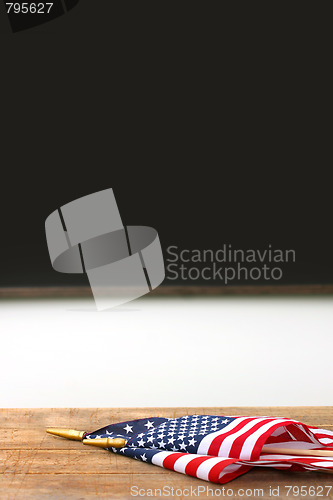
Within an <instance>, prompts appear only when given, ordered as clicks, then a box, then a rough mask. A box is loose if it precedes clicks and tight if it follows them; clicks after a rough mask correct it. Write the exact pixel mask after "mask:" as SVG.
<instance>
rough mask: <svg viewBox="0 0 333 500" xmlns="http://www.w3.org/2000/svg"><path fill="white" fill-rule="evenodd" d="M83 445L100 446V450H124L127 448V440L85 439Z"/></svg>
mask: <svg viewBox="0 0 333 500" xmlns="http://www.w3.org/2000/svg"><path fill="white" fill-rule="evenodd" d="M82 443H83V444H89V445H91V446H98V447H99V448H123V447H124V446H126V443H127V441H126V439H122V438H115V439H111V438H101V439H83V441H82Z"/></svg>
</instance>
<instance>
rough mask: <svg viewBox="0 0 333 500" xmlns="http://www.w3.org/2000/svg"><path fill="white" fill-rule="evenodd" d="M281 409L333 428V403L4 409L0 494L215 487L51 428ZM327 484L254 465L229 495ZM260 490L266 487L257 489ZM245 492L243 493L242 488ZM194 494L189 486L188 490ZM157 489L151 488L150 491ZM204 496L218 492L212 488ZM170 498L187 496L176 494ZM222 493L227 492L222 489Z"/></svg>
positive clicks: (123, 493)
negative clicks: (65, 436)
mask: <svg viewBox="0 0 333 500" xmlns="http://www.w3.org/2000/svg"><path fill="white" fill-rule="evenodd" d="M194 413H196V414H212V415H273V416H286V417H290V418H294V419H298V420H300V421H302V422H304V423H306V424H309V425H316V426H318V427H323V428H326V429H332V430H333V419H332V414H333V407H283V408H281V407H261V408H253V407H251V408H246V407H238V408H232V407H228V408H157V409H154V408H53V409H49V408H40V409H1V410H0V433H1V439H0V473H1V474H0V498H1V500H5V499H27V500H29V499H34V500H39V499H48V500H50V499H51V500H52V499H86V498H88V499H90V498H110V499H111V498H148V496H137V497H134V496H131V486H133V485H135V486H138V487H139V488H144V489H146V490H147V489H148V488H152V489H155V488H161V489H162V488H163V486H168V487H169V488H170V489H169V491H171V487H173V488H175V490H174V491H176V489H177V488H181V489H183V490H184V488H189V489H190V488H191V486H192V488H194V489H195V488H198V487H199V486H209V487H210V488H212V489H213V490H216V489H221V488H222V486H223V485H214V484H211V483H206V482H205V481H200V480H198V479H195V478H192V477H187V476H185V475H183V474H179V473H176V472H172V471H168V470H165V469H162V468H160V467H157V466H153V465H149V464H144V463H141V462H138V461H136V460H133V459H131V458H127V457H122V456H117V455H114V454H112V453H109V452H107V451H105V450H101V449H98V448H92V447H83V445H82V444H81V443H80V442H76V441H68V440H65V439H61V438H56V437H54V436H50V435H48V434H46V433H45V428H46V427H68V428H74V429H79V430H90V431H92V430H95V429H98V428H100V427H103V426H105V425H108V424H110V423H115V422H121V421H125V420H131V419H135V418H144V417H153V416H165V417H179V416H182V415H186V414H194ZM292 485H294V486H298V487H300V486H304V487H306V488H309V487H310V486H315V487H317V486H322V487H323V488H324V490H323V497H322V498H333V491H332V490H333V487H332V490H331V491H330V493H329V494H328V495H326V492H327V488H326V489H325V487H328V486H331V485H332V486H333V476H332V475H330V474H325V473H320V472H311V473H310V472H309V473H308V472H299V473H295V472H284V471H276V470H272V469H263V468H262V469H259V468H258V469H253V470H252V471H250V472H248V473H247V474H244V475H243V476H241V477H239V478H237V479H236V480H234V481H232V482H230V483H227V484H226V485H224V486H225V490H227V489H228V490H230V491H231V490H232V493H231V494H230V491H229V495H227V493H225V494H224V497H225V498H237V499H238V498H243V499H244V498H247V497H248V498H249V495H246V494H244V492H243V491H242V490H241V489H244V490H246V489H251V491H249V492H252V498H255V497H256V498H273V497H272V496H270V494H269V491H270V487H271V488H277V487H279V488H280V491H279V496H275V497H274V498H289V499H291V498H292V499H295V498H314V497H313V496H311V495H308V496H304V495H303V496H301V494H299V495H295V494H293V495H291V493H290V494H289V496H287V489H286V488H285V487H286V486H292ZM254 489H258V490H257V491H256V492H255V491H254ZM240 490H241V491H240ZM186 493H187V492H185V495H186ZM148 494H149V492H148V493H147V495H148ZM198 496H199V497H200V498H217V497H216V496H212V494H211V493H209V496H208V497H207V494H206V493H204V494H199V495H198ZM170 498H185V496H184V497H182V496H176V493H174V497H171V496H170ZM219 498H223V495H220V496H219Z"/></svg>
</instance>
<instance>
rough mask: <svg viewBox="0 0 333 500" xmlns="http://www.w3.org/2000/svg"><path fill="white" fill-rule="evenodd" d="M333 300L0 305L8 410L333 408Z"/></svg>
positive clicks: (0, 363)
mask: <svg viewBox="0 0 333 500" xmlns="http://www.w3.org/2000/svg"><path fill="white" fill-rule="evenodd" d="M332 327H333V304H332V298H331V297H321V298H320V297H318V298H317V297H313V298H311V297H305V298H293V297H287V298H269V297H263V298H253V297H251V298H231V297H221V298H214V299H212V298H188V299H184V298H182V299H180V298H165V299H162V298H142V299H139V300H137V301H135V302H131V303H129V304H127V305H126V306H123V307H122V308H119V309H118V310H113V311H110V312H95V311H94V310H93V304H92V303H91V302H90V301H89V300H81V301H80V302H77V301H70V300H66V301H65V300H64V301H63V300H54V301H36V300H31V301H28V300H17V301H2V302H1V303H0V338H1V343H0V345H1V359H0V406H1V407H64V406H70V407H79V406H116V407H120V406H243V405H244V406H265V405H274V406H280V405H292V406H294V405H332V404H333V383H332V382H333V363H332V347H333V336H332Z"/></svg>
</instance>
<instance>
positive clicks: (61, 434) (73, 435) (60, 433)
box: [46, 428, 86, 441]
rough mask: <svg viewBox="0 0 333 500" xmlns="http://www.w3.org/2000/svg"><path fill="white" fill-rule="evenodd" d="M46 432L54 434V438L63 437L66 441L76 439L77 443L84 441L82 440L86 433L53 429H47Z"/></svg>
mask: <svg viewBox="0 0 333 500" xmlns="http://www.w3.org/2000/svg"><path fill="white" fill-rule="evenodd" d="M46 432H48V433H49V434H53V435H54V436H59V437H63V438H66V439H74V440H75V441H82V438H83V436H84V434H85V433H86V431H76V430H75V429H57V428H51V429H46Z"/></svg>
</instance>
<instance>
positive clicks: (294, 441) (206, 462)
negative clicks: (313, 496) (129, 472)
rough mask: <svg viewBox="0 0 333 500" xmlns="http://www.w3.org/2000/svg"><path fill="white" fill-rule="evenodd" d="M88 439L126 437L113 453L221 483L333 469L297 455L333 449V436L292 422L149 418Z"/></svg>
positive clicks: (331, 461) (332, 463)
mask: <svg viewBox="0 0 333 500" xmlns="http://www.w3.org/2000/svg"><path fill="white" fill-rule="evenodd" d="M84 437H85V439H96V438H106V437H108V438H125V439H126V440H127V443H126V446H125V447H123V448H120V449H117V448H108V450H109V451H112V452H114V453H118V454H120V455H124V456H127V457H131V458H134V459H135V460H140V461H142V462H147V463H150V464H154V465H158V466H160V467H164V468H167V469H171V470H174V471H177V472H181V473H183V474H188V475H190V476H194V477H197V478H199V479H203V480H205V481H211V482H213V483H219V484H223V483H227V482H228V481H231V480H232V479H234V478H236V477H237V476H239V475H241V474H244V473H245V472H247V471H249V470H250V469H251V468H252V467H254V466H259V467H274V468H275V469H281V470H286V469H289V470H297V471H299V470H304V471H309V470H323V471H325V470H326V471H327V470H332V469H333V457H323V456H321V457H319V456H300V455H297V449H331V450H333V432H331V431H328V430H324V429H318V428H316V427H309V426H306V425H304V424H302V423H301V422H298V421H296V420H291V419H287V418H279V417H225V416H224V417H223V416H214V415H186V416H184V417H179V418H160V417H156V418H149V419H148V418H144V419H140V420H132V421H128V422H121V423H118V424H112V425H109V426H107V427H103V428H102V429H99V430H98V431H95V432H92V433H87V434H86V435H85V436H84ZM263 445H269V446H270V447H277V446H278V447H280V448H282V447H287V448H293V449H295V454H291V455H280V454H267V453H263V452H262V447H263Z"/></svg>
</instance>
